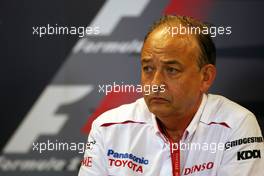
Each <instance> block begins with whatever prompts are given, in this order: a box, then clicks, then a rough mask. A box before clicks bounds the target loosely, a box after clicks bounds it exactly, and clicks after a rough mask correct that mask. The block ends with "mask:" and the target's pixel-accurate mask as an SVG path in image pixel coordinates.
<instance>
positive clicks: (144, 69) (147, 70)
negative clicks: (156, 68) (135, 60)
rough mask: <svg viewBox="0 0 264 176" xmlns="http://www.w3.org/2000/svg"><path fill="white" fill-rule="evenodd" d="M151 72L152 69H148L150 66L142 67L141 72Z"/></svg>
mask: <svg viewBox="0 0 264 176" xmlns="http://www.w3.org/2000/svg"><path fill="white" fill-rule="evenodd" d="M152 70H153V68H152V67H150V66H144V67H143V71H144V72H147V73H149V72H151V71H152Z"/></svg>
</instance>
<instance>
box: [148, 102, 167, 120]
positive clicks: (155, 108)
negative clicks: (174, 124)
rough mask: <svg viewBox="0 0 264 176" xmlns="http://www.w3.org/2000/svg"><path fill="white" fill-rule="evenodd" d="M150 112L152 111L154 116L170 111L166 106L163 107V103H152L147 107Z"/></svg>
mask: <svg viewBox="0 0 264 176" xmlns="http://www.w3.org/2000/svg"><path fill="white" fill-rule="evenodd" d="M149 110H150V112H152V113H153V114H155V116H158V117H164V116H167V115H168V114H169V112H170V110H169V108H168V107H166V106H165V107H164V105H152V106H151V107H150V108H149Z"/></svg>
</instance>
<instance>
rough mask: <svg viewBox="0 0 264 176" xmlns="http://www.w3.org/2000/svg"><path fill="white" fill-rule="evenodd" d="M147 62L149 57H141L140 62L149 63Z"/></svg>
mask: <svg viewBox="0 0 264 176" xmlns="http://www.w3.org/2000/svg"><path fill="white" fill-rule="evenodd" d="M149 62H151V59H148V58H142V59H141V63H149Z"/></svg>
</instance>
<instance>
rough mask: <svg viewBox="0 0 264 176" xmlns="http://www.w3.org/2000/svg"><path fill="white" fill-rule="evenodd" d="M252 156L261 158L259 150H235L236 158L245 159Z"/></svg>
mask: <svg viewBox="0 0 264 176" xmlns="http://www.w3.org/2000/svg"><path fill="white" fill-rule="evenodd" d="M252 158H261V155H260V150H246V151H241V152H237V160H246V159H252Z"/></svg>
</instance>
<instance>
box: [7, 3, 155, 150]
mask: <svg viewBox="0 0 264 176" xmlns="http://www.w3.org/2000/svg"><path fill="white" fill-rule="evenodd" d="M149 2H150V0H134V1H129V0H108V1H106V2H105V4H104V5H103V7H102V8H101V10H100V11H99V12H98V14H97V15H96V16H95V18H94V20H93V21H92V23H91V26H99V27H100V34H99V35H101V36H108V35H110V34H111V33H112V32H113V31H114V29H115V28H116V26H117V25H118V23H119V22H120V21H121V19H122V18H124V17H138V16H140V15H141V13H142V12H143V11H144V9H145V7H146V6H147V5H148V4H149ZM120 7H122V8H120ZM113 9H115V10H113ZM83 39H84V38H83ZM83 39H80V40H79V41H78V42H77V44H76V45H75V47H74V49H75V50H78V46H81V45H80V43H82V40H83ZM92 91H93V86H92V85H74V86H67V85H65V86H64V85H63V86H53V85H49V86H47V88H46V89H45V90H44V92H43V93H42V95H41V96H40V97H39V99H38V100H37V101H36V103H35V104H34V106H33V107H32V108H31V110H30V111H29V113H28V114H27V115H26V117H25V118H24V119H23V122H22V123H21V125H20V126H19V127H18V129H17V130H16V131H15V133H14V134H13V136H12V137H11V138H10V140H9V141H8V143H7V144H6V146H5V147H4V150H3V152H4V153H20V154H21V153H27V152H29V151H30V150H31V148H32V143H33V142H34V141H35V140H36V139H38V138H39V137H40V136H42V135H56V134H58V133H59V132H60V130H61V129H62V128H63V127H64V126H65V124H66V122H67V120H68V117H67V115H58V114H56V113H55V111H56V109H57V108H58V107H60V106H62V105H64V104H67V103H72V102H75V101H78V100H79V99H81V98H83V97H85V96H87V94H89V93H91V92H92Z"/></svg>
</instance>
